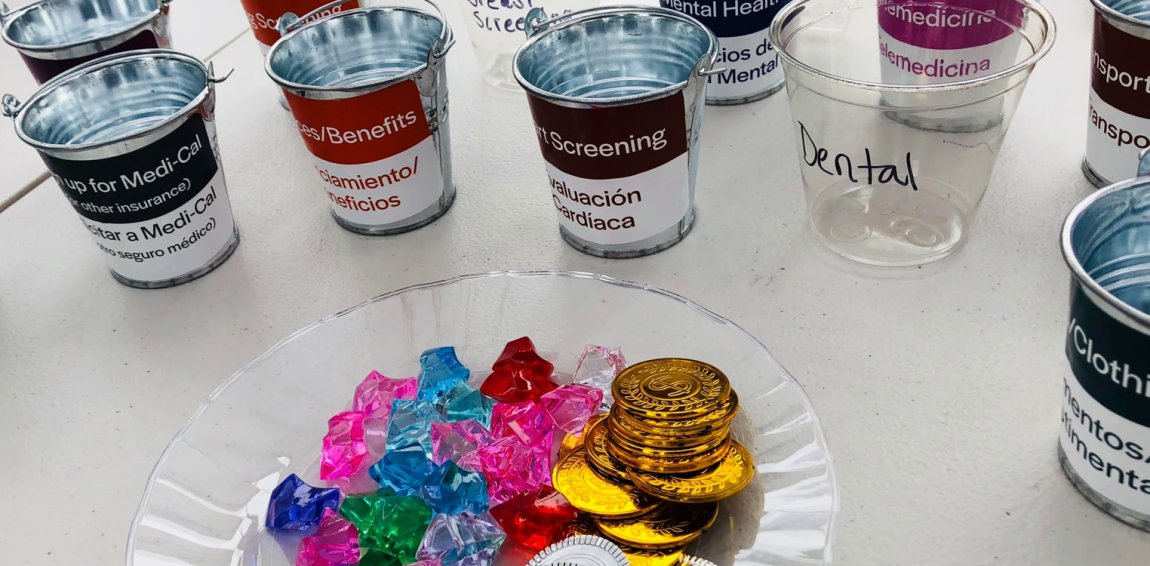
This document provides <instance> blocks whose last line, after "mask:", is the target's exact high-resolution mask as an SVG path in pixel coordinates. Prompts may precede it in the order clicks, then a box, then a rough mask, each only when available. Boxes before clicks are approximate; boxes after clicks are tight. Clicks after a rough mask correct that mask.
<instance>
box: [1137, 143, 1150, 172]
mask: <svg viewBox="0 0 1150 566" xmlns="http://www.w3.org/2000/svg"><path fill="white" fill-rule="evenodd" d="M1138 176H1139V177H1150V148H1148V149H1144V150H1142V155H1141V156H1140V157H1139V158H1138Z"/></svg>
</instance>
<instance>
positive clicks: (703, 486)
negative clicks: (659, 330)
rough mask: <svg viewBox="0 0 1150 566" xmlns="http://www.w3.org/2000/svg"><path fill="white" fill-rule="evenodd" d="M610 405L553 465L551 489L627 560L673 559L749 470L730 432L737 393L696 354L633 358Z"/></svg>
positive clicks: (660, 562) (662, 562)
mask: <svg viewBox="0 0 1150 566" xmlns="http://www.w3.org/2000/svg"><path fill="white" fill-rule="evenodd" d="M612 393H613V394H614V397H615V406H614V407H613V408H612V409H611V412H610V414H609V415H607V416H600V417H598V418H597V419H593V420H592V421H590V422H589V423H588V424H587V427H586V428H585V430H584V434H583V435H582V439H583V446H582V447H581V448H580V447H578V446H574V445H572V446H568V449H569V450H570V451H569V452H568V453H567V454H566V456H564V457H563V458H562V459H561V460H560V462H559V464H558V465H557V466H556V467H555V470H554V472H553V480H554V484H555V489H557V490H558V491H559V492H560V493H562V494H563V495H564V496H565V497H567V499H568V501H570V502H571V504H572V505H573V506H574V507H576V508H577V509H579V510H581V511H583V512H585V513H587V514H588V515H590V517H591V519H592V522H593V524H594V525H595V527H597V529H598V531H599V533H598V534H601V535H603V536H605V537H607V538H608V539H611V540H612V541H614V542H616V543H618V544H619V545H620V547H621V548H622V549H623V551H624V552H625V553H626V554H627V556H628V557H629V558H630V560H631V563H632V564H637V565H640V566H644V565H657V566H676V565H679V564H681V563H682V562H683V560H684V559H683V556H684V554H683V551H684V549H685V547H686V545H687V544H689V543H691V542H693V541H695V540H696V539H698V538H699V537H700V536H701V535H702V533H703V531H705V530H706V529H708V528H710V526H711V524H713V523H714V521H715V519H716V518H717V517H718V511H719V507H718V502H719V501H720V500H722V499H725V498H727V497H730V496H731V495H734V494H735V493H737V492H738V491H740V490H742V489H743V488H744V487H746V486H747V484H749V483H750V481H751V479H752V478H753V477H754V463H753V461H752V458H751V455H750V453H748V452H747V450H746V448H744V447H743V446H742V445H740V444H739V443H738V442H736V441H734V440H733V439H731V437H730V429H731V422H732V421H733V420H734V418H735V414H736V413H737V412H738V410H739V399H738V396H737V395H736V394H735V392H734V391H732V390H731V386H730V382H729V381H728V380H727V377H726V376H725V375H723V373H722V372H721V371H719V370H718V369H717V368H715V367H714V366H712V365H710V364H706V363H703V362H698V361H694V360H686V359H678V358H667V359H657V360H649V361H645V362H641V363H638V364H635V365H633V366H631V367H629V368H627V369H626V370H624V371H623V372H622V373H620V374H619V376H618V377H617V378H616V379H615V381H614V383H613V384H612Z"/></svg>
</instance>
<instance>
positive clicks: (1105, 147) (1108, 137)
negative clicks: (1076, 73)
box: [1086, 14, 1150, 183]
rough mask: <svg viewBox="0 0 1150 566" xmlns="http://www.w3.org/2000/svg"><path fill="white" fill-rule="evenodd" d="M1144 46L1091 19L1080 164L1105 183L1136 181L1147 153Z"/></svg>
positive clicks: (1149, 102) (1149, 112)
mask: <svg viewBox="0 0 1150 566" xmlns="http://www.w3.org/2000/svg"><path fill="white" fill-rule="evenodd" d="M1148 50H1150V40H1146V39H1143V38H1140V37H1137V36H1134V35H1130V34H1128V33H1126V32H1124V31H1122V30H1120V29H1118V28H1116V27H1114V26H1113V25H1111V24H1110V23H1109V22H1108V21H1106V18H1104V17H1103V16H1102V15H1100V14H1096V15H1095V18H1094V52H1093V54H1092V59H1091V65H1090V67H1091V92H1090V118H1089V120H1090V121H1089V126H1088V127H1087V131H1088V132H1089V133H1088V134H1087V137H1086V161H1087V163H1088V164H1089V165H1090V168H1091V169H1093V170H1094V172H1095V173H1097V174H1098V175H1099V176H1101V177H1102V178H1103V179H1104V180H1106V181H1107V182H1109V183H1117V182H1118V181H1123V180H1126V179H1129V178H1131V177H1134V176H1136V174H1137V171H1138V154H1139V153H1141V151H1142V150H1144V149H1146V148H1147V147H1150V57H1147V56H1146V53H1147V51H1148Z"/></svg>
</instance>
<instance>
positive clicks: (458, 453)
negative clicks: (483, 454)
mask: <svg viewBox="0 0 1150 566" xmlns="http://www.w3.org/2000/svg"><path fill="white" fill-rule="evenodd" d="M493 441H494V439H493V438H492V437H491V434H490V433H488V432H487V429H486V428H484V427H483V425H481V424H479V422H478V421H475V420H473V419H467V420H465V421H457V422H452V423H443V422H434V423H431V460H432V461H433V462H435V463H436V465H438V464H442V463H444V462H446V461H448V460H451V461H453V462H455V463H456V464H457V465H458V466H459V467H460V468H463V469H464V470H470V471H473V472H479V471H482V464H481V463H480V461H479V449H480V448H483V447H484V446H487V445H488V444H491V443H492V442H493Z"/></svg>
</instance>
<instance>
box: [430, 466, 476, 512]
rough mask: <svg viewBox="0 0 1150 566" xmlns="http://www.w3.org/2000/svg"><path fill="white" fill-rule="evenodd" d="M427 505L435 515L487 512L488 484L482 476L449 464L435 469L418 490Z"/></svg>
mask: <svg viewBox="0 0 1150 566" xmlns="http://www.w3.org/2000/svg"><path fill="white" fill-rule="evenodd" d="M419 493H420V495H421V496H422V497H423V501H424V503H427V505H428V507H431V510H432V511H435V512H436V513H446V514H448V515H458V514H459V513H462V512H464V511H468V512H470V513H476V514H478V513H483V512H484V511H487V482H486V481H485V480H484V479H483V474H482V473H480V472H471V471H467V470H463V469H460V467H459V466H457V465H455V462H452V461H450V460H448V461H446V462H444V463H443V464H440V465H439V466H436V467H435V470H434V471H432V472H431V474H430V475H429V476H427V479H425V480H423V487H422V488H420V490H419Z"/></svg>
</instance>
